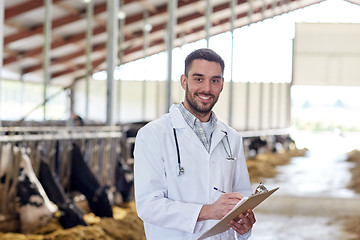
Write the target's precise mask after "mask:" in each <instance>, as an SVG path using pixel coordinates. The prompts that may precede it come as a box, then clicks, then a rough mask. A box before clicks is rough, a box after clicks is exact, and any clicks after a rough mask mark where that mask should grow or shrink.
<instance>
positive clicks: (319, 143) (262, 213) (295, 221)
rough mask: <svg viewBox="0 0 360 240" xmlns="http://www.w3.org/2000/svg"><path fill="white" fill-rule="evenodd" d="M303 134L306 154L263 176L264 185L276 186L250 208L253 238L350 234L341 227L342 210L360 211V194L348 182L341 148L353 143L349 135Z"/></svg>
mask: <svg viewBox="0 0 360 240" xmlns="http://www.w3.org/2000/svg"><path fill="white" fill-rule="evenodd" d="M302 137H304V139H302V140H307V139H308V140H307V142H308V143H309V146H310V147H307V148H310V151H309V152H308V154H307V155H306V156H305V157H298V158H293V159H292V160H291V162H290V163H289V164H288V165H286V166H279V167H278V171H279V174H278V175H277V177H275V178H273V179H264V183H265V186H266V187H267V188H268V189H272V188H274V187H280V189H279V190H278V191H277V192H276V193H274V195H272V196H270V198H269V199H267V200H266V201H265V202H263V203H262V204H261V205H260V206H258V208H256V209H255V210H254V212H255V214H256V219H257V222H256V223H255V225H254V228H253V232H252V237H251V239H252V240H285V239H286V240H340V239H341V240H348V239H354V238H353V237H354V236H352V235H351V234H348V233H345V232H343V230H342V227H343V224H344V223H343V219H344V218H345V217H346V216H349V215H357V216H360V204H359V202H360V196H359V194H356V193H354V192H353V191H351V190H349V189H347V187H346V186H347V184H348V182H349V180H350V177H351V174H350V172H349V168H350V167H351V163H348V162H346V161H345V160H346V155H345V152H346V151H350V150H351V149H354V146H350V145H351V144H354V141H353V139H352V138H351V139H346V138H345V137H342V136H338V135H333V134H330V135H326V136H324V135H320V136H310V135H309V136H302ZM295 140H296V139H295ZM357 143H360V141H357ZM345 147H348V149H346V150H345ZM355 148H356V147H355ZM255 185H256V184H254V186H253V188H255V187H256V186H255Z"/></svg>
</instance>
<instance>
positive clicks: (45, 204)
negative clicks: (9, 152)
mask: <svg viewBox="0 0 360 240" xmlns="http://www.w3.org/2000/svg"><path fill="white" fill-rule="evenodd" d="M14 158H17V159H18V160H19V175H18V183H17V192H16V205H17V208H16V209H17V212H18V214H19V217H20V224H21V227H20V229H21V232H23V233H31V232H33V231H34V230H35V229H37V228H39V227H42V226H45V225H46V224H47V223H48V222H49V221H50V220H51V219H52V217H53V214H54V213H55V212H56V211H57V209H58V208H57V206H56V205H55V204H54V203H52V202H51V201H50V200H49V198H48V196H47V195H46V193H45V190H44V189H43V187H42V185H41V184H40V182H39V180H38V179H37V177H36V175H35V173H34V170H33V168H32V166H31V162H30V158H29V157H28V156H27V155H26V153H25V151H24V150H20V149H18V148H17V147H14Z"/></svg>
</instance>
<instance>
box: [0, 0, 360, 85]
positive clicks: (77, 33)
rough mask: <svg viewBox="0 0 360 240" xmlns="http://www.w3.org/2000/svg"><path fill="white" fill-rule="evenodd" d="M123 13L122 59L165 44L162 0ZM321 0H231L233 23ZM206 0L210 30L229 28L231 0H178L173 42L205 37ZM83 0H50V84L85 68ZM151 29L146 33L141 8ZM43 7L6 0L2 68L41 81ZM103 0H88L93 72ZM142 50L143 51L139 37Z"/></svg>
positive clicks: (139, 2) (100, 55) (144, 0)
mask: <svg viewBox="0 0 360 240" xmlns="http://www.w3.org/2000/svg"><path fill="white" fill-rule="evenodd" d="M122 1H123V5H120V11H121V12H122V13H125V20H124V28H123V29H120V31H119V32H120V33H121V34H122V35H121V36H123V37H124V42H123V44H122V46H120V47H119V49H120V53H121V55H122V56H123V58H122V62H123V63H126V62H130V61H134V60H136V59H139V58H143V57H144V56H145V54H148V55H152V54H155V53H159V52H162V51H165V50H166V46H165V37H166V29H167V28H166V24H167V21H168V16H167V1H166V0H122ZM322 1H324V0H236V1H235V3H236V7H235V8H234V12H235V16H236V17H235V21H234V27H235V28H239V27H242V26H245V25H249V24H251V23H255V22H258V21H262V20H264V19H267V18H272V17H274V16H277V15H281V14H283V13H286V12H290V11H293V10H296V9H300V8H304V7H306V6H309V5H312V4H316V3H320V2H322ZM207 2H209V3H210V5H211V9H212V13H211V15H210V20H211V28H210V32H209V34H210V36H213V35H216V34H219V33H222V32H227V31H229V30H230V20H231V0H216V1H215V0H212V1H207V0H178V6H177V9H176V13H175V15H176V26H175V28H174V29H175V30H174V31H175V35H176V37H175V40H174V45H175V46H174V47H177V46H181V45H184V44H187V43H190V42H194V41H197V40H200V39H204V38H206V31H205V29H206V27H205V26H206V12H205V11H206V6H207V5H206V4H207ZM348 2H352V3H355V4H359V1H348ZM87 4H88V3H87V2H86V1H84V0H52V6H53V7H52V9H51V19H52V20H51V51H50V59H51V61H50V62H51V64H50V69H49V71H50V74H51V77H50V79H51V82H50V84H54V85H60V86H68V85H70V84H72V83H73V82H74V81H76V80H78V79H82V78H84V76H85V73H86V57H85V56H86V55H85V52H86V29H87V20H86V19H87V18H86V11H87ZM145 12H148V18H147V21H146V22H147V23H148V24H151V26H152V27H151V30H150V31H149V33H148V35H147V37H145V36H144V35H145V33H144V31H143V29H144V23H145V21H144V15H145V14H144V13H145ZM44 19H45V7H44V1H43V0H5V16H4V27H3V37H4V49H3V70H6V71H7V72H12V73H17V74H18V76H17V77H15V78H18V79H19V80H20V79H24V80H25V81H37V82H41V81H43V80H42V79H43V57H42V52H43V46H44V28H45V27H44V26H45V25H44ZM106 23H107V4H106V0H93V18H92V37H91V49H92V50H91V54H90V58H91V66H92V72H95V71H99V70H103V69H105V68H106V40H107V31H106ZM146 39H148V40H146ZM145 40H146V41H148V42H147V44H146V45H147V46H148V47H147V50H146V52H145V51H144V45H145V44H144V43H145V42H144V41H145Z"/></svg>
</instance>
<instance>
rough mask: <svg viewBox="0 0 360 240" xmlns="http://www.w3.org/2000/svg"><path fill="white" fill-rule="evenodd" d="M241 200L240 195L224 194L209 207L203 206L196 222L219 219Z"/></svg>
mask: <svg viewBox="0 0 360 240" xmlns="http://www.w3.org/2000/svg"><path fill="white" fill-rule="evenodd" d="M242 198H243V196H242V195H241V194H240V193H237V192H232V193H224V194H221V196H220V197H219V198H218V199H217V200H216V201H215V202H214V203H213V204H210V205H204V206H203V207H202V209H201V211H200V214H199V218H198V221H203V220H207V219H221V218H222V217H224V216H225V215H226V214H227V213H228V212H229V211H230V210H231V209H233V207H234V206H235V205H236V204H237V203H238V202H239V201H240V200H241V199H242Z"/></svg>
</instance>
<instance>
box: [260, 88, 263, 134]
mask: <svg viewBox="0 0 360 240" xmlns="http://www.w3.org/2000/svg"><path fill="white" fill-rule="evenodd" d="M263 89H264V83H263V82H261V83H260V87H259V93H260V94H259V130H261V129H262V127H263V126H262V119H263V99H264V98H263Z"/></svg>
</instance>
